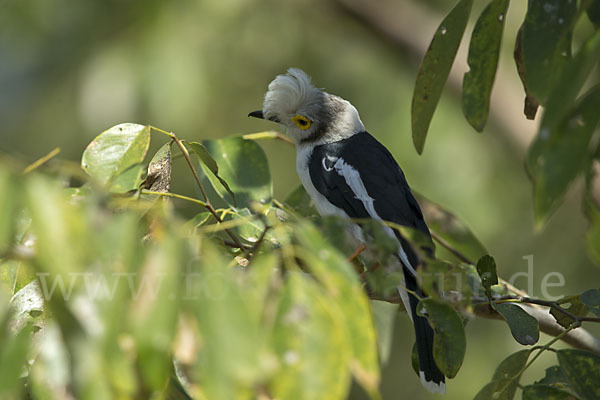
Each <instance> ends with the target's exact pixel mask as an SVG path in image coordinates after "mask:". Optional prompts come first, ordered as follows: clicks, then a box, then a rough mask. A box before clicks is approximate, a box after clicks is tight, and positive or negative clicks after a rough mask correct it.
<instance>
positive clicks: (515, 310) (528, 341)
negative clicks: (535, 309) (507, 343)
mask: <svg viewBox="0 0 600 400" xmlns="http://www.w3.org/2000/svg"><path fill="white" fill-rule="evenodd" d="M496 310H497V311H498V312H499V313H500V315H502V318H504V320H505V321H506V323H507V324H508V327H509V328H510V333H512V335H513V337H514V338H515V340H516V341H517V342H519V343H521V344H523V345H534V344H536V343H537V342H538V340H540V327H539V323H538V321H537V319H535V318H534V317H532V316H531V315H529V314H528V313H527V312H526V311H525V310H523V309H522V308H521V307H519V306H518V305H516V304H511V303H498V304H496Z"/></svg>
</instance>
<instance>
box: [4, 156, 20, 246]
mask: <svg viewBox="0 0 600 400" xmlns="http://www.w3.org/2000/svg"><path fill="white" fill-rule="evenodd" d="M14 183H15V182H14V178H13V176H12V174H11V173H10V172H9V171H8V170H7V169H5V168H3V167H2V166H0V188H2V190H1V191H0V253H3V252H4V251H6V250H7V249H8V248H9V246H10V245H11V244H12V241H13V238H12V235H13V228H14V223H15V222H14V221H15V218H14V213H15V210H14V207H15V206H16V205H17V204H18V200H17V197H18V194H17V185H15V184H14Z"/></svg>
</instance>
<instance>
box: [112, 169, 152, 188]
mask: <svg viewBox="0 0 600 400" xmlns="http://www.w3.org/2000/svg"><path fill="white" fill-rule="evenodd" d="M143 174H144V165H142V164H135V165H133V166H132V167H130V168H128V169H126V170H125V171H124V172H123V173H121V174H119V175H117V176H115V177H114V179H113V180H112V181H111V185H110V191H111V192H113V193H127V192H129V191H130V190H135V189H137V188H138V187H139V186H140V183H142V175H143Z"/></svg>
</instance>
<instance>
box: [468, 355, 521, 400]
mask: <svg viewBox="0 0 600 400" xmlns="http://www.w3.org/2000/svg"><path fill="white" fill-rule="evenodd" d="M530 354H531V350H520V351H517V352H516V353H513V354H511V355H509V356H508V357H506V358H505V359H504V360H502V362H501V363H500V365H498V367H496V371H494V375H493V376H492V381H491V382H490V383H488V384H487V385H485V386H484V387H483V388H482V389H481V390H480V391H479V392H478V393H477V395H476V396H475V400H488V399H498V400H511V399H512V398H514V397H515V392H516V391H517V386H518V385H519V379H520V372H521V370H522V369H523V367H525V364H526V363H527V360H528V358H529V355H530Z"/></svg>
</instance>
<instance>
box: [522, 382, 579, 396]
mask: <svg viewBox="0 0 600 400" xmlns="http://www.w3.org/2000/svg"><path fill="white" fill-rule="evenodd" d="M574 399H575V397H574V396H573V395H572V394H571V393H569V392H566V391H564V390H561V389H558V388H555V387H553V386H547V385H528V386H525V387H524V388H523V400H574Z"/></svg>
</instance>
